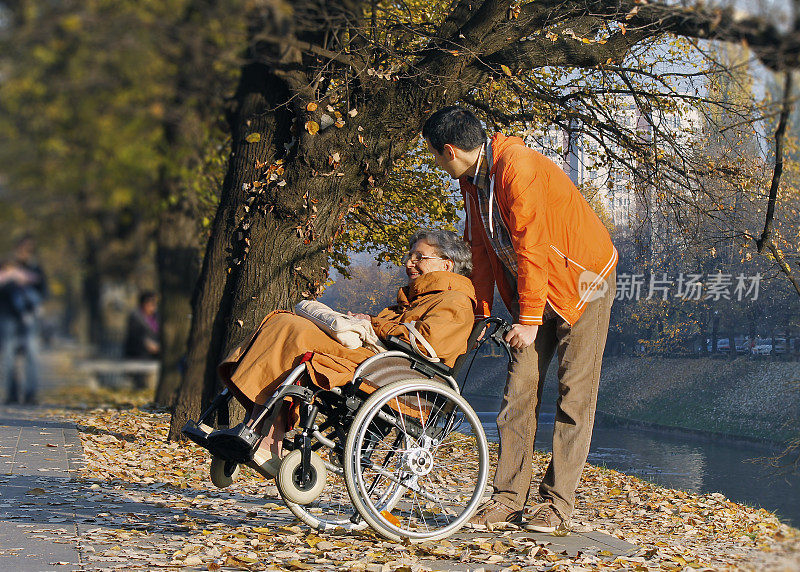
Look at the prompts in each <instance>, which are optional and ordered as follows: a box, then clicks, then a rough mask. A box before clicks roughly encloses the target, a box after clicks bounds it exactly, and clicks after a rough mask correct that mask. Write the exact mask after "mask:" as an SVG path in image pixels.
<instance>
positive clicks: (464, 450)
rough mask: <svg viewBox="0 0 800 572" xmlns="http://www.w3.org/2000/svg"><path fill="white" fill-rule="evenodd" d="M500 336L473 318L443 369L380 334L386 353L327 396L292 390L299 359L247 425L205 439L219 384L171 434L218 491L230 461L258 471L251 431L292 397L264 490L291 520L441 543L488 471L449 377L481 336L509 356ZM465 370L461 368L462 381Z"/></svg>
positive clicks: (464, 517) (221, 399)
mask: <svg viewBox="0 0 800 572" xmlns="http://www.w3.org/2000/svg"><path fill="white" fill-rule="evenodd" d="M509 330H510V325H509V324H508V323H507V322H505V321H503V320H501V319H498V318H487V319H484V320H480V321H478V322H476V324H475V326H474V328H473V330H472V333H471V334H470V337H469V340H468V344H467V352H466V353H464V354H463V355H461V356H459V357H458V359H457V360H456V362H455V364H454V366H453V367H452V368H450V367H448V366H446V365H445V364H443V363H441V362H438V361H432V360H430V359H429V358H427V357H426V356H424V355H422V354H420V353H418V352H416V351H415V349H414V348H412V347H411V346H410V345H409V344H407V343H406V342H405V341H403V340H400V339H398V338H394V337H391V338H389V340H388V341H387V343H386V345H387V347H388V348H389V349H388V351H385V352H381V353H378V354H376V355H374V356H372V357H370V358H368V359H367V360H365V361H364V362H362V363H361V364H360V365H359V366H358V368H357V369H356V371H355V373H354V375H353V379H352V381H351V382H350V383H348V384H346V385H344V386H342V387H336V388H333V389H331V390H324V389H319V388H311V387H304V386H302V385H299V382H300V379H301V377H302V376H303V374H304V373H305V367H306V366H305V362H303V363H301V364H299V365H298V366H297V367H296V368H295V369H294V370H292V372H291V373H290V374H289V376H288V377H287V378H286V380H285V381H284V382H283V384H282V385H281V386H280V387H279V388H278V390H277V391H276V392H275V393H274V394H273V396H272V397H271V398H270V400H269V401H268V402H267V403H266V404H265V407H264V409H263V410H262V411H261V413H259V414H258V416H257V418H255V420H254V421H255V422H254V423H252V424H251V426H248V421H249V420H248V419H245V421H244V422H242V423H241V424H239V425H237V426H235V427H233V428H229V429H218V430H216V431H214V430H212V428H211V426H210V425H209V424H207V422H209V421H210V419H211V418H212V416H213V415H214V414H215V412H217V411H220V410H222V409H224V408H225V407H226V406H227V404H228V402H229V401H230V399H231V397H232V395H231V393H230V392H229V390H228V389H227V388H226V389H224V390H223V391H222V392H221V393H220V394H219V395H218V396H217V397H216V398H215V399H214V400H213V402H212V403H211V405H210V406H209V407H208V409H206V411H204V412H203V413H202V415H201V416H200V418H199V419H198V420H197V421H189V422H187V423H186V425H185V426H184V428H183V434H184V435H185V436H186V437H187V438H189V439H190V440H192V441H194V442H195V443H197V444H198V445H200V446H202V447H205V448H206V449H208V450H209V451H210V452H211V454H212V462H211V480H212V482H213V483H214V484H215V485H216V486H218V487H224V486H228V485H230V484H231V483H232V482H233V481H234V479H235V478H236V477H237V476H238V473H239V466H240V465H242V464H245V465H248V466H250V467H252V468H253V469H255V470H256V471H259V472H261V473H262V474H264V470H263V469H262V468H261V467H260V465H259V462H258V454H259V451H258V443H259V441H260V439H261V437H262V435H261V434H259V433H258V432H257V431H255V430H254V429H252V427H256V426H258V425H259V423H260V422H261V421H262V420H263V419H266V418H268V417H269V416H270V415H271V414H272V412H274V411H275V410H276V407H279V406H281V404H282V403H283V401H284V399H285V398H287V397H288V398H292V399H293V400H295V401H296V402H299V404H300V421H299V423H298V425H297V427H296V429H295V430H293V432H294V436H293V437H292V436H289V437H287V438H286V439H285V440H284V450H288V451H289V453H288V454H286V455H285V456H284V457H283V459H282V460H281V462H280V467H279V469H278V474H277V475H276V484H277V486H278V491H279V493H280V495H281V497H282V498H283V500H284V502H285V503H286V505H287V507H288V508H289V509H290V510H291V511H292V513H293V514H294V515H295V516H296V517H297V518H298V519H300V520H301V521H302V522H304V523H305V524H307V525H308V526H310V527H312V528H314V529H316V530H320V531H327V530H334V529H339V530H346V531H356V530H362V529H364V528H366V527H367V526H370V527H372V529H373V530H374V531H375V532H377V533H378V534H380V535H381V536H383V537H385V538H387V539H389V540H392V541H404V540H408V541H411V542H422V541H430V540H438V539H442V538H446V537H448V536H450V535H451V534H453V533H454V532H456V531H457V530H458V529H459V528H461V527H462V526H463V525H464V524H465V523H466V522H467V521H468V520H469V519H470V518H471V517H472V515H473V514H474V513H475V511H476V510H477V508H478V505H479V504H480V502H481V500H482V498H483V496H484V492H485V490H486V485H487V481H488V473H489V452H488V445H487V442H486V436H485V434H484V431H483V427H482V425H481V422H480V419H479V418H478V416H477V414H476V413H475V411H474V410H473V409H472V407H471V406H470V405H469V403H467V401H466V400H465V399H464V398H463V397H462V395H461V388H459V385H458V383H457V382H456V379H455V378H456V375H457V374H458V373H459V371H460V370H461V369H462V367H463V366H464V365H465V363H466V360H467V359H468V356H469V355H470V354H472V355H473V360H474V356H475V354H476V353H477V348H478V347H479V346H480V345H482V344H483V343H484V342H486V341H487V340H491V341H492V342H493V343H495V344H497V345H498V346H501V347H503V348H504V349H505V350H506V353H507V355H508V357H509V359H510V357H511V353H510V349H509V346H508V344H507V343H506V341H505V339H504V336H505V334H506V332H508V331H509ZM484 331H485V332H486V333H485V335H484V336H482V337H481V333H482V332H484ZM479 338H481V340H480V342H479ZM310 356H311V353H310V352H309V353H308V354H306V358H305V359H308V358H310ZM470 367H471V363H470ZM468 374H469V368H467V376H465V381H466V377H468ZM462 387H463V384H462ZM289 435H291V433H290V434H289ZM265 476H271V475H268V474H265Z"/></svg>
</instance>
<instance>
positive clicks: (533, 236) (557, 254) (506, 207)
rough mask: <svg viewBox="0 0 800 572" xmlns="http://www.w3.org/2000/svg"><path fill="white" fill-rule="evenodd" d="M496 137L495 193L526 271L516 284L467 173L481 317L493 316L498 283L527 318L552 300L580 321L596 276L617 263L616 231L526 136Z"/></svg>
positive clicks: (538, 319)
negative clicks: (485, 221) (492, 238)
mask: <svg viewBox="0 0 800 572" xmlns="http://www.w3.org/2000/svg"><path fill="white" fill-rule="evenodd" d="M491 144H492V159H493V164H492V165H491V166H490V176H493V177H494V196H495V199H496V201H497V202H496V205H497V208H498V209H499V212H500V215H501V217H502V219H503V222H505V224H506V226H507V227H508V230H509V233H510V235H511V240H512V242H513V247H514V252H515V253H516V257H517V265H518V276H517V284H516V285H512V284H510V283H509V277H508V275H507V273H506V272H505V271H504V267H503V265H502V263H501V262H500V260H499V258H498V257H497V254H496V253H495V251H494V248H493V247H492V245H491V243H490V242H489V237H488V234H487V230H486V229H485V228H484V225H483V222H482V220H481V216H480V213H479V211H478V207H477V205H478V197H477V193H476V188H475V186H474V185H473V184H472V183H471V182H470V180H468V179H467V178H466V177H462V178H461V180H460V183H461V191H462V194H463V195H464V198H465V200H466V199H467V197H469V199H470V200H469V201H467V204H468V205H469V208H470V210H469V212H468V213H467V214H468V221H469V229H468V231H467V235H468V236H469V237H470V244H471V246H472V261H473V264H474V267H475V269H474V271H473V273H472V282H473V284H474V286H475V293H476V296H477V301H478V308H477V311H476V316H477V317H486V316H489V315H490V313H491V308H492V299H493V295H494V286H495V284H497V289H498V290H499V292H500V296H501V297H502V298H503V301H504V302H505V305H506V307H507V308H509V309H511V308H513V307H514V306H515V305H516V304H517V303H518V304H519V323H520V324H525V325H535V324H541V323H542V314H543V312H544V307H545V304H547V303H548V302H549V303H550V305H551V306H552V308H553V309H554V310H555V311H556V312H557V313H558V314H559V315H560V316H561V317H562V318H564V319H565V320H566V321H567V322H569V323H570V324H574V323H575V322H576V321H577V320H578V318H580V317H581V314H582V313H583V310H584V309H585V308H586V303H587V298H589V294H590V293H591V285H592V283H593V282H594V283H595V284H596V283H597V282H598V281H601V280H605V279H606V278H607V277H608V275H609V274H610V273H611V271H612V270H613V269H614V267H615V266H616V264H617V251H616V249H615V248H614V245H613V244H612V242H611V237H610V235H609V233H608V230H606V228H605V226H604V225H603V223H602V221H601V220H600V219H599V218H598V216H597V215H596V214H595V212H594V211H593V210H592V207H591V206H589V203H588V202H586V199H584V198H583V196H582V195H581V194H580V192H578V189H576V188H575V185H574V184H573V183H572V181H571V180H570V179H569V177H568V176H567V174H566V173H565V172H564V171H563V170H561V169H560V168H559V167H558V166H557V165H556V164H555V163H553V162H552V161H551V160H550V159H548V158H547V157H545V156H544V155H542V154H541V153H538V152H536V151H534V150H533V149H530V148H529V147H526V146H525V144H524V142H523V141H522V139H520V138H518V137H506V136H505V135H502V134H497V135H495V136H494V137H492V139H491ZM582 274H583V276H581V275H582ZM587 277H588V280H587ZM598 277H599V278H598ZM587 286H588V288H587ZM515 291H516V292H518V295H517V296H515V294H514V293H515Z"/></svg>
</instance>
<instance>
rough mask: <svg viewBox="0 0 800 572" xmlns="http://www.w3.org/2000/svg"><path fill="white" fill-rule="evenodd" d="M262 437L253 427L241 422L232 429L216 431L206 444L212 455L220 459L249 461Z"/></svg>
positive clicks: (239, 461)
mask: <svg viewBox="0 0 800 572" xmlns="http://www.w3.org/2000/svg"><path fill="white" fill-rule="evenodd" d="M260 438H261V436H260V435H259V434H258V433H256V432H255V431H253V429H252V428H251V427H247V426H245V425H244V423H240V424H239V425H237V426H236V427H231V428H230V429H218V430H216V431H214V432H213V433H211V434H210V435H209V436H208V437H207V438H206V444H205V445H204V446H205V447H206V449H208V450H209V451H211V454H212V455H214V456H216V457H219V458H220V459H224V460H226V461H233V462H236V463H247V462H248V461H250V460H252V459H253V451H255V448H256V446H257V445H258V441H259V439H260Z"/></svg>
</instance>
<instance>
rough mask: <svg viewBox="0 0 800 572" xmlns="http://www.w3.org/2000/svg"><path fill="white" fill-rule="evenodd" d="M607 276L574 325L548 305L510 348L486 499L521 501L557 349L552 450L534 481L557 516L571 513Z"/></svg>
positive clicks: (601, 340)
mask: <svg viewBox="0 0 800 572" xmlns="http://www.w3.org/2000/svg"><path fill="white" fill-rule="evenodd" d="M607 280H608V285H609V290H608V292H607V293H606V294H605V296H603V297H602V298H600V299H597V300H594V301H592V302H590V303H589V304H587V306H586V309H585V310H584V312H583V314H582V315H581V317H580V318H579V319H578V321H577V322H575V324H574V325H572V326H570V325H569V323H567V322H566V321H565V320H564V319H563V318H561V317H560V316H558V315H557V314H556V313H555V312H554V311H553V310H552V309H550V307H549V306H548V307H547V309H546V311H545V315H544V323H543V324H542V325H541V326H539V332H538V334H537V335H536V341H535V342H534V343H533V344H531V345H530V346H528V347H527V348H524V349H522V350H513V351H512V361H511V365H510V366H509V370H508V378H507V380H506V388H505V394H504V396H503V404H502V406H501V408H500V413H499V414H498V416H497V429H498V432H499V434H500V454H499V458H498V463H497V472H496V473H495V477H494V495H493V498H495V499H496V500H499V501H500V502H502V503H503V504H505V505H507V506H509V507H511V508H513V509H515V510H521V509H522V508H523V507H524V506H525V503H526V502H527V500H528V495H529V493H530V485H531V477H532V473H533V443H534V438H535V436H536V427H537V422H538V419H539V408H540V406H541V398H542V386H543V385H544V379H545V374H546V373H547V369H548V366H549V365H550V360H551V359H552V358H553V355H554V354H555V353H556V352H557V353H558V395H559V397H558V401H557V402H556V415H555V426H554V428H553V456H552V459H551V461H550V465H549V466H548V467H547V471H546V472H545V474H544V477H543V479H542V481H541V483H540V485H539V495H540V496H541V497H542V498H543V499H544V500H545V501H550V502H552V503H553V505H554V506H555V508H556V510H557V511H558V512H559V513H560V514H561V516H562V517H563V518H569V516H570V515H571V514H572V510H573V508H574V503H575V489H576V488H577V486H578V481H579V480H580V477H581V472H582V471H583V465H584V463H586V457H587V455H588V454H589V444H590V442H591V440H592V426H593V425H594V414H595V408H596V405H597V388H598V385H599V382H600V366H601V365H602V361H603V350H604V349H605V345H606V337H607V335H608V322H609V317H610V314H611V304H612V303H613V301H614V295H615V290H616V288H615V286H616V272H612V273H611V275H609V277H608V278H607Z"/></svg>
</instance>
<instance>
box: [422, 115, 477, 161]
mask: <svg viewBox="0 0 800 572" xmlns="http://www.w3.org/2000/svg"><path fill="white" fill-rule="evenodd" d="M422 136H423V137H424V138H425V139H427V140H428V141H429V142H430V144H431V146H432V147H433V148H434V149H436V152H437V153H439V154H441V153H444V146H445V145H452V146H454V147H458V148H459V149H461V150H463V151H472V150H473V149H477V148H478V147H480V146H481V145H483V143H484V142H485V141H486V131H484V130H483V126H482V125H481V122H480V120H479V119H478V118H477V117H475V115H474V114H473V113H472V112H471V111H468V110H466V109H464V108H463V107H458V106H456V105H454V106H452V107H445V108H443V109H440V110H439V111H437V112H436V113H434V114H433V115H431V116H430V117H428V120H427V121H426V122H425V125H423V126H422Z"/></svg>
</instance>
